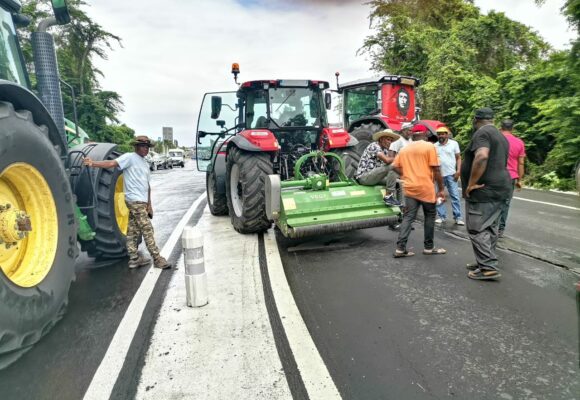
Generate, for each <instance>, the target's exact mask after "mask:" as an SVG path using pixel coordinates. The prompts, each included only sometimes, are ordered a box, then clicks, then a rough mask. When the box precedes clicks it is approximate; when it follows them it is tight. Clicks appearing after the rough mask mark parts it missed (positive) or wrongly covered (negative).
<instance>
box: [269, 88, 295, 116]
mask: <svg viewBox="0 0 580 400" xmlns="http://www.w3.org/2000/svg"><path fill="white" fill-rule="evenodd" d="M289 92H290V94H289V95H288V97H286V98H285V99H284V101H283V102H282V103H280V105H279V106H278V108H276V109H275V110H274V112H277V111H278V110H279V109H280V107H282V106H283V105H284V103H286V102H287V101H288V99H289V98H290V97H292V96H294V94H296V89H292V90H289Z"/></svg>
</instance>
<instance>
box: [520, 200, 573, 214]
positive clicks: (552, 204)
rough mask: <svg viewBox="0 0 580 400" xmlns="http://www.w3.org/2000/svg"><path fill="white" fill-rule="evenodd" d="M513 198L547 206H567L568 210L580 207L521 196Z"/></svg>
mask: <svg viewBox="0 0 580 400" xmlns="http://www.w3.org/2000/svg"><path fill="white" fill-rule="evenodd" d="M513 198H514V199H518V200H522V201H529V202H530V203H538V204H545V205H548V206H554V207H561V208H567V209H569V210H576V211H580V208H577V207H571V206H564V205H562V204H556V203H548V202H545V201H539V200H530V199H524V198H523V197H516V196H514V197H513Z"/></svg>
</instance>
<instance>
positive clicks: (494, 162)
mask: <svg viewBox="0 0 580 400" xmlns="http://www.w3.org/2000/svg"><path fill="white" fill-rule="evenodd" d="M492 120H493V111H492V110H491V109H490V108H487V107H486V108H480V109H478V110H476V111H475V117H474V119H473V126H474V129H475V133H474V134H473V136H472V137H471V141H470V142H469V145H468V146H467V148H466V149H465V155H464V161H463V165H462V166H461V186H462V188H463V197H465V213H466V217H467V218H466V223H467V225H466V228H467V232H468V234H469V239H470V240H471V245H472V246H473V252H474V254H475V260H476V263H475V264H468V265H467V268H468V269H469V272H468V274H467V276H468V277H469V278H471V279H478V280H491V279H497V278H499V277H500V276H501V275H500V272H499V270H498V267H497V264H498V262H497V255H496V252H495V247H496V244H497V235H498V219H499V214H500V212H501V207H502V204H504V203H505V201H506V199H507V198H508V197H509V193H510V178H509V173H508V171H507V159H508V151H509V145H508V141H507V139H506V138H505V137H504V136H503V135H502V134H501V133H500V132H499V131H498V130H497V128H496V127H495V126H493V121H492Z"/></svg>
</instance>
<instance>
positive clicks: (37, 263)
mask: <svg viewBox="0 0 580 400" xmlns="http://www.w3.org/2000/svg"><path fill="white" fill-rule="evenodd" d="M16 220H19V221H26V222H27V223H26V224H23V223H22V224H16V223H15V221H16ZM24 225H28V226H27V227H25V226H24ZM0 241H1V243H0V268H1V269H2V272H3V273H4V274H5V275H6V276H7V277H8V279H10V280H11V281H12V282H14V283H15V284H16V285H18V286H21V287H33V286H36V285H38V284H39V283H40V282H41V281H42V280H43V279H44V278H45V277H46V275H47V274H48V272H49V271H50V269H51V268H52V265H53V263H54V258H55V255H56V249H57V245H58V215H57V212H56V206H55V203H54V198H53V196H52V192H51V190H50V187H49V186H48V184H47V183H46V180H45V179H44V177H43V176H42V174H41V173H40V172H39V171H38V170H37V169H36V168H34V167H33V166H32V165H30V164H26V163H15V164H11V165H10V166H9V167H8V168H6V169H5V170H4V171H2V172H1V173H0Z"/></svg>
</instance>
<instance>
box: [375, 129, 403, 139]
mask: <svg viewBox="0 0 580 400" xmlns="http://www.w3.org/2000/svg"><path fill="white" fill-rule="evenodd" d="M382 137H389V138H391V140H392V141H393V142H394V141H395V140H397V139H399V137H400V136H399V135H397V134H396V133H395V132H393V130H392V129H385V130H383V131H379V132H376V133H375V134H373V140H374V141H375V142H378V141H379V139H380V138H382Z"/></svg>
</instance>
